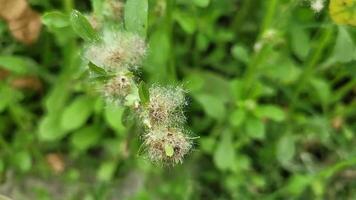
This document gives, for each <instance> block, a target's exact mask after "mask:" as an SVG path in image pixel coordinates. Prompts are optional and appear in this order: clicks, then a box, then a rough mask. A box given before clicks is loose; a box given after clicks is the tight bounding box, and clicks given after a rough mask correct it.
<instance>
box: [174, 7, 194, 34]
mask: <svg viewBox="0 0 356 200" xmlns="http://www.w3.org/2000/svg"><path fill="white" fill-rule="evenodd" d="M174 19H175V20H176V21H177V22H178V24H179V25H180V26H181V27H182V28H183V30H184V31H185V32H186V33H188V34H193V33H194V32H195V30H196V27H197V23H196V20H195V18H194V17H193V16H191V15H189V14H188V13H187V12H182V11H180V10H175V11H174Z"/></svg>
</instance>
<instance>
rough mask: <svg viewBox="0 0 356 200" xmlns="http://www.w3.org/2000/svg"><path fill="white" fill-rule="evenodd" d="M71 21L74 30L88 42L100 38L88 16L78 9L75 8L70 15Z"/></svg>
mask: <svg viewBox="0 0 356 200" xmlns="http://www.w3.org/2000/svg"><path fill="white" fill-rule="evenodd" d="M70 22H71V25H72V28H73V30H74V32H75V33H76V34H77V35H78V36H80V37H81V38H82V39H84V40H85V41H87V42H95V41H98V40H99V35H98V34H97V32H96V31H95V30H94V28H93V27H92V26H91V25H90V23H89V22H88V20H87V18H86V17H85V16H84V15H82V13H80V12H79V11H77V10H73V11H72V13H71V15H70Z"/></svg>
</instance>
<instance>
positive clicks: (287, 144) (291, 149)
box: [276, 134, 295, 165]
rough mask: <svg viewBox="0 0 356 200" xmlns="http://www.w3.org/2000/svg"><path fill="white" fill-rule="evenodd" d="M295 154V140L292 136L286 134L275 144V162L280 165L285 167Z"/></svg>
mask: <svg viewBox="0 0 356 200" xmlns="http://www.w3.org/2000/svg"><path fill="white" fill-rule="evenodd" d="M294 154H295V139H294V137H293V136H291V135H289V134H287V135H284V136H282V137H281V138H280V139H279V141H278V143H277V152H276V157H277V160H278V161H279V162H280V163H281V164H282V165H287V164H288V163H289V162H290V161H291V160H292V159H293V156H294Z"/></svg>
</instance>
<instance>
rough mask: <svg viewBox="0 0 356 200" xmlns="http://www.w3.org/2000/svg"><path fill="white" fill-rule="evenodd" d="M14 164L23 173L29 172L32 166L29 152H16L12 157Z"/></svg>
mask: <svg viewBox="0 0 356 200" xmlns="http://www.w3.org/2000/svg"><path fill="white" fill-rule="evenodd" d="M12 162H13V163H14V165H15V166H16V167H17V168H18V169H19V170H20V171H21V172H27V171H29V170H30V169H31V166H32V158H31V155H30V154H29V152H27V151H20V152H15V153H14V155H13V156H12Z"/></svg>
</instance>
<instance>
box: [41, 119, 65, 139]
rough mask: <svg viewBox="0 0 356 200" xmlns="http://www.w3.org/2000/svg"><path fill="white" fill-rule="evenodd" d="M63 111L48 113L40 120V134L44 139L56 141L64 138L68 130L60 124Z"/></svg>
mask: <svg viewBox="0 0 356 200" xmlns="http://www.w3.org/2000/svg"><path fill="white" fill-rule="evenodd" d="M61 114H62V113H56V114H47V115H46V116H44V117H43V118H42V119H41V121H40V122H39V130H38V136H39V139H40V140H43V141H54V140H57V139H60V138H62V137H63V136H64V135H65V134H66V133H67V132H66V131H64V130H63V129H62V128H61V126H60V123H59V122H60V117H61V116H62V115H61Z"/></svg>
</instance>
